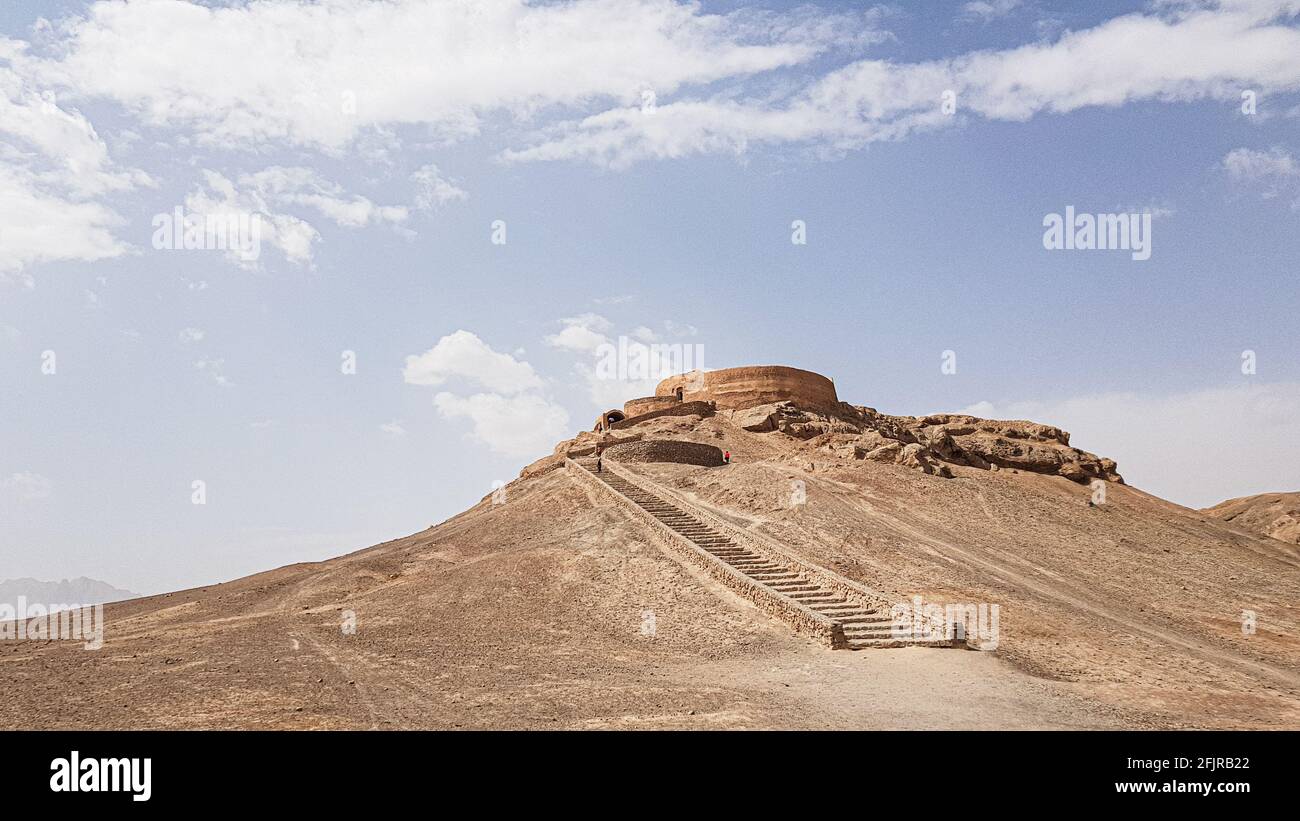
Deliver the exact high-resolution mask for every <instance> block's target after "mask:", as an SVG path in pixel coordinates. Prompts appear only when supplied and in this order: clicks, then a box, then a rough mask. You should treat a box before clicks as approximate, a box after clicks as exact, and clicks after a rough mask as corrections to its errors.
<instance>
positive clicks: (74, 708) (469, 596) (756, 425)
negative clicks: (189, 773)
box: [0, 408, 1300, 728]
mask: <svg viewBox="0 0 1300 821" xmlns="http://www.w3.org/2000/svg"><path fill="white" fill-rule="evenodd" d="M857 410H858V415H857V416H855V415H853V414H845V415H843V416H842V417H839V416H837V417H834V418H832V417H821V416H817V415H815V414H806V413H802V412H799V411H798V410H797V409H790V408H776V409H773V410H772V414H774V415H775V417H776V418H772V417H768V418H766V419H759V418H758V417H759V416H761V414H762V413H763V411H762V409H757V413H756V412H755V409H751V410H749V411H745V412H744V413H743V414H721V415H703V416H701V415H691V416H675V417H673V416H670V417H661V418H657V419H653V420H650V421H648V422H646V423H644V424H640V425H633V426H630V427H628V428H625V429H623V430H619V431H615V432H613V434H611V435H610V437H611V438H614V437H621V438H628V437H637V436H640V437H644V438H675V439H681V440H686V441H695V442H702V443H708V444H713V445H717V446H718V447H721V448H724V449H726V450H729V451H730V452H731V454H732V464H730V465H727V466H723V467H700V466H694V465H677V464H662V463H638V464H628V465H626V467H628V468H629V469H631V470H635V471H636V472H637V473H638V474H639V475H641V476H643V477H646V478H649V479H652V480H654V481H656V482H658V483H659V484H660V486H661V487H662V488H663V489H664V492H665V493H677V494H680V495H681V497H682V498H685V499H687V500H690V501H693V502H695V503H697V504H700V505H704V506H707V507H709V508H711V509H712V510H713V511H714V512H716V513H717V514H719V515H721V516H724V517H727V518H728V519H730V520H731V521H733V522H735V523H738V524H740V525H742V526H745V527H750V528H753V529H756V530H760V531H762V532H764V533H766V534H769V535H770V536H773V537H775V538H777V539H780V540H781V541H783V542H785V543H786V544H787V545H789V546H791V547H792V548H794V549H796V550H798V551H800V552H801V553H803V554H804V555H806V556H807V558H809V559H811V560H812V561H815V562H817V563H819V564H822V565H824V566H827V567H830V568H833V569H835V570H837V571H838V572H840V573H842V574H843V575H845V576H848V577H850V578H853V579H855V580H858V581H861V582H863V583H864V584H869V585H871V586H872V587H874V588H877V589H881V590H888V591H891V592H893V593H895V594H897V595H899V596H902V597H909V596H912V595H921V596H924V597H926V598H927V599H932V600H938V601H951V602H992V603H998V604H1000V605H1001V620H1000V632H1001V636H1000V643H999V645H998V649H997V650H996V652H976V651H966V650H960V649H929V648H904V649H896V650H868V651H861V652H846V651H831V650H828V649H825V648H823V647H821V646H819V645H816V644H814V643H812V642H810V641H809V640H807V639H804V638H801V637H798V636H795V635H794V634H792V633H791V632H790V630H789V629H788V628H787V627H786V625H785V624H783V623H781V622H777V621H775V620H773V619H772V618H770V617H768V616H767V615H765V614H763V613H762V612H760V611H759V610H757V609H756V608H754V607H753V606H752V605H750V604H749V603H748V602H746V601H745V600H743V599H740V598H739V597H737V596H735V595H734V594H732V593H730V592H728V591H727V590H726V589H725V588H723V587H721V586H720V585H718V584H717V583H716V582H714V581H712V580H711V579H709V578H707V577H705V576H703V575H701V574H699V573H698V572H696V571H694V570H688V569H686V568H685V567H684V566H683V565H681V564H680V563H678V562H677V561H675V560H674V559H672V558H670V557H669V556H667V555H665V554H664V553H663V552H661V551H660V550H659V549H658V548H657V547H654V546H653V543H652V542H651V541H650V540H649V538H648V536H647V534H646V532H645V526H644V525H643V524H641V523H640V522H638V521H637V520H636V519H634V518H632V517H631V516H630V515H628V514H627V513H625V512H623V511H622V510H621V509H619V508H618V507H617V506H614V505H611V504H609V502H608V500H607V499H605V498H603V497H601V496H599V495H597V494H595V493H593V492H592V491H591V490H589V489H587V488H586V487H584V486H583V485H581V484H580V483H578V482H577V481H575V479H574V477H573V476H572V475H571V474H570V473H569V472H568V471H566V470H563V469H553V468H555V467H556V466H557V464H562V461H563V457H562V455H561V456H560V457H558V458H554V457H553V458H551V459H549V460H544V461H543V462H542V463H539V464H537V465H533V466H530V468H529V469H526V471H525V478H521V479H519V480H517V481H516V482H514V483H512V484H511V485H510V486H509V487H508V488H507V490H506V498H505V501H504V503H501V504H493V503H492V500H491V498H490V497H489V498H487V499H484V500H483V502H481V503H480V504H479V505H477V506H475V507H474V508H472V509H470V510H468V511H466V512H465V513H463V514H461V515H459V516H456V517H454V518H452V519H450V520H448V521H446V522H444V523H442V524H441V525H438V526H437V527H434V528H430V529H429V530H426V531H424V532H421V533H418V534H415V535H413V536H410V537H407V538H405V539H399V540H396V541H393V542H388V543H385V544H382V545H378V546H376V547H372V548H369V549H367V550H363V551H360V552H357V553H354V554H351V555H348V556H344V557H340V558H337V559H332V560H329V561H326V562H321V563H317V564H308V565H294V566H289V567H284V568H280V569H278V570H274V571H270V572H268V573H263V574H259V575H256V576H251V577H248V578H245V579H240V580H237V581H233V582H229V583H226V584H221V585H214V586H211V587H207V588H203V589H197V590H190V591H183V592H178V593H172V594H168V595H165V596H155V597H151V598H146V599H139V600H134V601H130V602H125V603H122V604H118V605H111V606H109V607H108V608H107V619H108V627H107V636H106V641H105V646H104V648H103V649H102V650H99V651H97V652H93V651H86V650H83V649H82V648H81V646H80V645H79V644H69V643H64V642H49V643H35V642H0V683H3V686H4V688H5V692H6V696H7V698H5V699H3V700H0V726H3V727H85V726H91V727H131V728H140V727H345V728H368V727H535V728H538V727H540V728H589V727H958V728H968V727H969V728H977V727H1107V726H1139V727H1143V726H1146V727H1156V726H1214V727H1246V726H1264V727H1290V728H1300V674H1298V673H1297V670H1300V639H1297V635H1300V632H1298V628H1300V612H1298V611H1297V602H1300V595H1298V594H1300V554H1298V552H1297V550H1296V549H1295V548H1292V547H1289V546H1287V545H1284V544H1282V543H1280V542H1278V541H1276V540H1274V539H1267V538H1262V537H1258V536H1254V535H1251V534H1249V533H1246V532H1243V531H1241V530H1240V529H1238V528H1235V527H1231V526H1227V525H1225V524H1223V523H1222V522H1220V521H1218V520H1216V519H1213V518H1210V517H1208V516H1206V515H1203V514H1201V513H1199V512H1197V511H1193V510H1189V509H1186V508H1182V507H1179V506H1177V505H1173V504H1170V503H1168V502H1165V501H1163V500H1160V499H1157V498H1155V497H1152V496H1150V495H1148V494H1145V493H1142V492H1141V491H1139V490H1136V489H1134V488H1131V487H1127V486H1124V485H1123V484H1121V483H1120V482H1119V480H1118V474H1117V473H1115V465H1114V463H1113V462H1109V460H1104V461H1103V460H1101V459H1099V458H1097V457H1092V456H1091V455H1090V454H1083V452H1081V451H1078V452H1076V451H1074V450H1073V449H1072V448H1070V447H1069V446H1068V444H1066V443H1067V442H1068V437H1066V438H1065V440H1064V442H1063V441H1062V438H1061V437H1060V436H1057V435H1056V434H1057V433H1059V432H1056V431H1055V429H1052V428H1047V427H1046V426H1037V427H1036V428H1030V427H1028V426H1029V425H1030V424H1031V423H996V424H994V423H990V424H989V425H987V426H981V425H979V424H976V425H975V426H974V428H972V425H971V423H970V422H968V421H964V420H966V419H968V418H966V417H963V418H956V417H953V418H951V419H950V420H948V421H939V419H937V418H934V419H931V418H928V417H927V419H931V421H930V422H925V421H924V420H916V419H910V418H908V417H881V416H880V415H876V416H875V417H869V416H868V415H867V414H866V411H867V410H868V409H857ZM872 413H874V412H872ZM909 420H910V421H909ZM953 420H956V421H953ZM975 421H976V422H981V421H983V420H975ZM747 426H748V427H749V428H753V429H752V430H749V429H746V427H747ZM936 427H943V428H944V429H945V430H944V432H943V434H942V435H940V434H934V433H933V432H927V431H930V429H932V428H936ZM982 427H989V428H990V430H987V431H985V430H982ZM968 428H970V430H968ZM1013 429H1014V430H1017V431H1021V432H1023V433H1024V435H1023V436H1008V435H1006V434H1007V432H1008V431H1011V430H1013ZM998 431H1001V432H998ZM922 434H923V435H922ZM945 436H946V437H947V438H945ZM877 438H880V439H882V440H889V441H883V442H882V441H877ZM589 439H590V437H589V436H583V437H579V439H578V440H574V441H572V442H569V443H562V445H561V447H560V450H561V451H563V452H568V451H569V450H571V449H574V448H581V447H584V446H585V444H586V443H587V442H588V440H589ZM908 439H912V440H915V441H905V440H908ZM922 439H924V441H921V440H922ZM891 442H896V443H898V448H897V449H896V450H895V449H894V448H893V446H892V445H891V444H890V443H891ZM1053 442H1054V443H1055V444H1052V443H1053ZM909 445H920V447H917V448H911V447H909ZM881 447H885V448H887V451H889V452H890V455H889V456H888V458H887V459H886V458H884V454H881V453H879V452H878V451H879V449H880V448H881ZM903 451H907V454H904V453H903ZM1017 451H1018V452H1017ZM872 453H875V454H876V456H871V455H870V454H872ZM1080 454H1082V455H1080ZM1066 457H1069V458H1066ZM949 460H951V461H949ZM999 462H1002V463H1003V464H1006V465H1020V466H1019V467H1000V469H997V470H994V469H992V468H993V466H994V465H997V464H998V463H999ZM1065 465H1080V466H1081V471H1082V472H1081V473H1078V474H1076V475H1070V474H1075V471H1074V470H1073V468H1069V469H1066V470H1064V471H1063V470H1062V467H1063V466H1065ZM1039 471H1041V472H1039ZM1098 477H1104V478H1105V480H1106V481H1105V482H1104V487H1105V490H1106V498H1105V501H1104V503H1102V504H1100V505H1096V506H1089V504H1088V502H1089V500H1090V499H1091V498H1092V494H1093V493H1094V492H1095V491H1094V489H1093V488H1092V487H1090V486H1089V484H1087V482H1089V481H1091V480H1092V479H1096V478H1098ZM1072 479H1073V480H1072ZM796 482H802V486H799V485H796V484H793V483H796ZM799 487H802V492H803V496H804V497H805V500H806V501H805V502H804V503H802V504H797V503H793V502H792V498H796V497H792V495H791V494H792V491H793V490H794V489H796V488H799ZM1247 610H1249V611H1253V612H1254V613H1255V615H1256V618H1255V624H1256V625H1257V626H1256V629H1255V632H1254V633H1253V634H1246V633H1244V632H1243V630H1242V612H1243V611H1247ZM352 615H354V616H355V631H354V632H349V631H348V630H347V629H345V625H346V624H347V623H348V622H349V617H350V616H352Z"/></svg>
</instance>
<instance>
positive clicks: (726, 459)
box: [722, 450, 731, 465]
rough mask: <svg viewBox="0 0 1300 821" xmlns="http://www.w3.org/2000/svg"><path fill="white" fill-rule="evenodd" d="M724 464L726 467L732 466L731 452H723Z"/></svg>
mask: <svg viewBox="0 0 1300 821" xmlns="http://www.w3.org/2000/svg"><path fill="white" fill-rule="evenodd" d="M722 464H724V465H729V464H731V451H729V450H724V451H723V452H722Z"/></svg>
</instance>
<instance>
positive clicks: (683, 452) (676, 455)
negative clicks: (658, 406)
mask: <svg viewBox="0 0 1300 821" xmlns="http://www.w3.org/2000/svg"><path fill="white" fill-rule="evenodd" d="M604 455H606V456H608V457H609V458H610V459H617V460H618V461H620V462H676V463H677V464H681V465H702V466H704V467H717V466H719V465H721V464H722V449H721V448H715V447H714V446H713V445H705V444H701V443H699V442H678V441H675V440H669V439H642V440H641V441H640V442H623V443H622V444H618V445H611V446H609V447H608V448H605V450H604Z"/></svg>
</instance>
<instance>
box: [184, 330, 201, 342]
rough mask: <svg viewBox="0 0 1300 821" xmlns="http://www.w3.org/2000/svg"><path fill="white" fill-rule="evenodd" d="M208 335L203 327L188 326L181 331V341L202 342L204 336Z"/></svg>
mask: <svg viewBox="0 0 1300 821" xmlns="http://www.w3.org/2000/svg"><path fill="white" fill-rule="evenodd" d="M205 336H207V334H205V333H204V332H203V329H202V328H186V329H184V330H183V331H181V333H180V339H181V342H185V343H191V342H202V341H203V337H205Z"/></svg>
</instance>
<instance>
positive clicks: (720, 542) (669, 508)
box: [578, 460, 928, 650]
mask: <svg viewBox="0 0 1300 821" xmlns="http://www.w3.org/2000/svg"><path fill="white" fill-rule="evenodd" d="M578 464H579V465H580V466H581V467H582V468H584V469H586V470H587V471H588V472H590V473H591V474H592V475H593V476H595V477H596V478H597V479H599V480H600V481H601V482H603V483H604V484H605V485H607V486H608V487H609V488H610V489H612V490H613V491H614V492H616V493H618V494H620V495H622V496H624V497H625V498H627V499H628V500H630V501H631V502H632V503H633V504H635V505H636V506H638V507H640V508H641V509H642V510H644V511H646V512H647V513H649V514H650V515H651V516H653V517H654V518H655V519H657V520H659V521H660V522H662V523H663V524H664V525H665V526H667V527H668V528H669V529H671V530H673V531H674V532H676V533H678V534H680V535H681V536H683V537H684V538H686V539H688V540H690V541H691V542H693V543H694V544H695V545H697V546H698V547H699V548H700V549H701V550H704V551H705V552H707V553H709V554H710V555H712V556H713V557H715V558H717V559H719V560H720V561H722V562H725V563H726V564H727V565H729V566H730V567H731V568H733V569H734V570H735V571H737V572H738V573H741V574H743V575H744V576H746V577H748V578H749V579H750V580H752V581H754V582H756V583H758V584H760V585H762V586H764V587H766V588H768V589H769V590H772V591H774V592H775V593H777V594H779V595H781V596H784V597H787V598H789V599H792V600H794V601H795V602H797V603H798V604H801V605H803V606H804V607H807V608H809V609H811V610H813V611H815V612H817V613H820V614H822V615H824V616H826V617H827V618H829V619H831V620H832V621H834V622H837V623H838V624H839V625H840V626H841V627H842V628H843V631H844V639H845V640H846V647H847V649H850V650H862V649H866V648H869V647H897V646H901V645H903V644H913V643H921V642H912V641H900V640H898V639H896V638H894V637H893V635H892V633H891V622H890V617H889V614H888V613H882V612H880V611H879V610H877V609H873V608H871V607H869V606H867V605H865V604H862V603H859V602H855V601H852V600H850V599H849V598H848V597H846V596H845V595H843V594H842V593H839V592H837V591H836V590H834V589H832V588H830V587H828V586H826V585H825V584H823V583H821V582H819V581H817V579H816V578H814V577H813V576H812V574H809V573H803V572H798V571H796V570H792V569H790V568H788V567H784V566H782V565H781V564H778V563H777V562H774V561H772V560H771V559H769V558H767V557H766V556H764V555H762V554H760V553H758V552H757V551H755V550H752V549H750V548H748V547H746V546H744V545H742V544H738V543H737V542H736V541H735V540H734V539H732V538H731V537H730V536H728V535H727V534H726V533H724V532H722V531H721V530H719V529H718V528H715V527H713V526H712V525H710V524H708V523H707V522H705V521H703V520H702V519H701V518H700V517H698V516H695V515H693V514H692V513H691V512H690V511H688V510H685V509H683V507H682V506H681V505H678V504H675V503H673V502H670V501H668V500H667V499H665V498H663V497H662V496H660V495H658V494H655V493H652V492H651V491H649V490H646V489H643V488H641V487H638V486H637V485H635V484H633V483H632V482H629V481H628V480H627V479H624V478H623V477H621V476H619V475H617V474H616V473H613V472H611V471H610V470H608V469H606V470H604V471H602V472H600V473H597V472H596V464H595V461H594V460H582V461H580V462H579V463H578ZM606 465H608V462H606ZM926 643H928V642H926Z"/></svg>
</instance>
